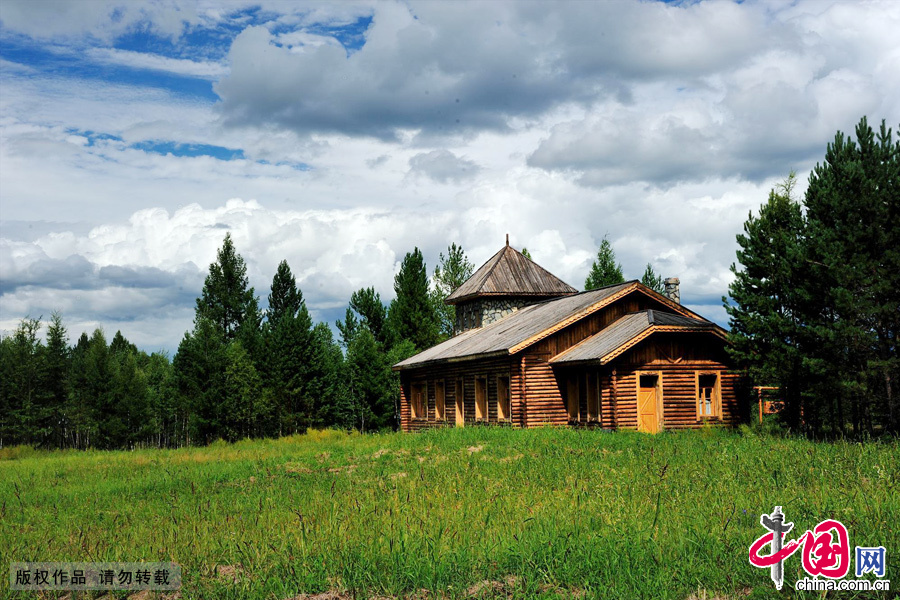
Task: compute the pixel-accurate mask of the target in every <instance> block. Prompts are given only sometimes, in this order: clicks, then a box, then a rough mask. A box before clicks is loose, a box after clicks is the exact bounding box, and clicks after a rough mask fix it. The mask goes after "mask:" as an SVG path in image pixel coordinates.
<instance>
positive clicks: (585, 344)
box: [550, 310, 725, 365]
mask: <svg viewBox="0 0 900 600" xmlns="http://www.w3.org/2000/svg"><path fill="white" fill-rule="evenodd" d="M661 331H669V332H674V331H678V332H685V331H703V332H710V333H714V334H716V335H718V336H719V337H722V338H723V339H724V337H725V332H724V330H722V329H721V328H720V327H718V326H717V325H716V324H714V323H711V322H709V321H707V320H705V319H699V318H697V319H695V318H692V317H687V316H683V315H675V314H672V313H667V312H660V311H658V310H643V311H640V312H636V313H631V314H629V315H625V316H624V317H622V318H621V319H619V320H617V321H616V322H615V323H613V324H611V325H610V326H609V327H607V328H605V329H604V330H603V331H601V332H599V333H595V334H594V335H592V336H591V337H589V338H587V339H585V340H583V341H581V342H579V343H578V344H575V345H574V346H572V347H571V348H569V349H568V350H566V351H564V352H560V353H559V354H557V355H556V356H555V357H553V358H551V359H550V364H553V365H565V364H577V363H588V362H592V363H599V364H601V365H605V364H607V363H609V362H610V361H611V360H613V359H614V358H616V357H617V356H620V355H621V354H622V353H624V352H626V351H627V350H628V349H630V348H632V347H634V346H635V345H636V344H638V343H639V342H640V341H642V340H644V339H646V338H647V337H648V336H650V335H651V334H653V333H656V332H661Z"/></svg>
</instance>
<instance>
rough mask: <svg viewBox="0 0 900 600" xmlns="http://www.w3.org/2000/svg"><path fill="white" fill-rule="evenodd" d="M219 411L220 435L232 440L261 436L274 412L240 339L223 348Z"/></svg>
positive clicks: (268, 427) (267, 428)
mask: <svg viewBox="0 0 900 600" xmlns="http://www.w3.org/2000/svg"><path fill="white" fill-rule="evenodd" d="M223 375H224V377H223V382H222V383H223V386H222V391H223V392H224V393H223V396H222V399H223V403H222V404H223V406H222V411H221V414H220V419H219V422H220V426H221V429H220V432H219V433H220V435H221V436H222V437H223V438H224V439H226V440H228V441H235V440H239V439H243V438H247V437H253V436H261V435H264V434H266V433H268V432H267V430H269V429H270V426H267V425H268V424H269V423H270V422H271V420H272V416H273V411H272V406H271V403H270V402H269V396H268V394H266V393H264V390H263V387H262V382H261V381H260V378H259V373H258V372H257V371H256V367H255V366H254V365H253V361H252V360H251V358H250V355H249V354H248V353H247V351H246V350H244V347H243V346H242V345H241V342H240V341H238V340H235V341H233V342H231V343H230V344H228V346H227V347H226V349H225V372H224V374H223Z"/></svg>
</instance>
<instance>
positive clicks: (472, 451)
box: [468, 446, 484, 454]
mask: <svg viewBox="0 0 900 600" xmlns="http://www.w3.org/2000/svg"><path fill="white" fill-rule="evenodd" d="M482 450H484V446H469V448H468V451H469V454H475V453H476V452H481V451H482Z"/></svg>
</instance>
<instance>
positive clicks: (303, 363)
mask: <svg viewBox="0 0 900 600" xmlns="http://www.w3.org/2000/svg"><path fill="white" fill-rule="evenodd" d="M267 317H268V320H267V322H266V325H265V327H264V334H263V337H264V339H265V355H266V359H265V360H264V361H262V362H261V363H260V369H259V370H260V372H261V373H262V374H263V375H264V376H265V378H266V381H265V383H266V386H267V387H268V389H269V390H271V394H272V397H271V402H272V405H273V411H274V421H273V424H272V426H273V431H272V432H270V433H277V434H279V435H281V434H286V433H296V432H298V431H302V430H304V429H305V428H306V427H308V426H309V424H310V422H311V419H312V412H313V409H312V399H311V398H310V396H309V393H308V390H306V389H305V383H306V380H307V377H308V371H309V360H310V350H311V349H310V344H311V335H312V332H311V330H312V319H311V318H310V316H309V312H308V311H307V309H306V303H305V302H304V300H303V293H302V292H301V291H300V289H299V288H298V287H297V282H296V280H295V279H294V275H293V274H292V273H291V269H290V267H289V266H288V264H287V261H281V263H280V264H279V265H278V269H277V271H276V273H275V277H274V278H273V279H272V290H271V293H270V294H269V310H268V312H267Z"/></svg>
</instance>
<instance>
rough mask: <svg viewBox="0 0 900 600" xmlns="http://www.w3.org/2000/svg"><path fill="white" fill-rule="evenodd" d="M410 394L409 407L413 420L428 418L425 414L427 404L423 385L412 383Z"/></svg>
mask: <svg viewBox="0 0 900 600" xmlns="http://www.w3.org/2000/svg"><path fill="white" fill-rule="evenodd" d="M410 387H411V393H410V407H411V408H412V418H413V419H425V418H427V416H428V413H427V412H426V410H427V407H428V404H427V401H426V399H425V391H426V386H425V384H424V383H414V384H412V386H410Z"/></svg>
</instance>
